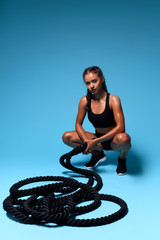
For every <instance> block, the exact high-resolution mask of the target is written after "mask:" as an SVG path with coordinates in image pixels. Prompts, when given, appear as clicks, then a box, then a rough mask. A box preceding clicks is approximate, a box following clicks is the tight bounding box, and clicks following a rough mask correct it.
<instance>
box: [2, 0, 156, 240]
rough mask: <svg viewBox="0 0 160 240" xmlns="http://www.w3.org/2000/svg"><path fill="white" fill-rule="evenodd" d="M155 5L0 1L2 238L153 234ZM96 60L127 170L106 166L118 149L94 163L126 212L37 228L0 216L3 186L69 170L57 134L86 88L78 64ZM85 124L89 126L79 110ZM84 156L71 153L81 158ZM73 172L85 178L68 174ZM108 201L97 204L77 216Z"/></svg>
mask: <svg viewBox="0 0 160 240" xmlns="http://www.w3.org/2000/svg"><path fill="white" fill-rule="evenodd" d="M159 43H160V4H159V1H156V0H152V1H147V0H146V1H143V0H134V1H133V0H128V1H125V0H122V1H118V0H112V1H111V0H106V1H103V0H99V1H95V0H81V1H76V0H74V1H73V0H66V1H65V0H59V1H58V0H57V1H54V0H53V1H51V0H45V1H42V0H39V1H38V0H37V1H36V0H32V1H31V0H28V1H27V0H26V1H25V0H21V1H20V0H19V1H18V0H15V1H9V0H4V1H3V0H1V1H0V169H1V171H0V172H1V174H0V183H1V184H0V192H1V194H0V229H1V237H3V239H7V240H8V239H10V238H12V239H16V240H19V239H22V236H23V240H28V239H33V238H34V237H36V238H38V239H40V240H41V239H49V238H55V239H64V238H65V239H66V240H69V239H70V240H72V239H75V238H76V239H77V240H79V239H86V238H88V237H90V238H91V239H93V240H94V239H97V238H98V237H102V238H104V237H105V238H106V237H107V238H109V239H130V240H132V239H146V240H150V239H151V238H152V239H157V237H158V235H159V214H160V192H159V184H160V177H159V171H160V170H159V169H160V161H159V148H158V141H159V133H160V128H159V115H160V111H159V103H160V95H159V89H160V81H159V79H160V70H159V69H160V68H159V62H160V46H159ZM92 65H97V66H99V67H100V68H101V69H102V71H103V73H104V75H105V78H106V84H107V87H108V90H109V92H110V93H112V94H115V95H118V96H119V97H120V99H121V102H122V106H123V110H124V114H125V119H126V131H127V132H128V133H129V134H130V135H131V138H132V149H131V151H130V153H129V155H128V163H127V166H128V174H127V175H126V176H124V177H118V176H117V175H116V174H115V169H116V162H117V157H118V154H117V153H114V152H111V151H110V152H106V155H107V157H108V160H107V161H106V162H105V163H103V164H101V165H100V166H99V167H98V168H97V170H96V171H97V173H99V174H100V175H101V177H102V179H103V183H104V186H103V189H102V190H101V192H102V193H106V194H113V195H116V196H119V197H121V198H123V199H124V200H125V201H126V202H127V204H128V207H129V213H128V215H127V216H126V217H125V218H123V219H122V220H120V221H118V222H115V223H113V224H110V225H105V226H100V227H92V228H78V227H66V226H64V227H57V228H55V227H53V228H52V227H51V228H47V227H39V226H30V225H23V224H20V223H17V222H14V221H12V220H10V219H9V218H7V216H6V213H5V211H4V210H3V207H2V202H3V200H4V199H5V198H6V197H7V196H8V194H9V188H10V187H11V185H12V184H13V183H15V182H17V181H19V180H21V179H24V178H27V177H33V176H40V175H44V176H45V175H56V176H58V175H60V176H62V175H63V176H66V174H65V173H67V175H70V176H72V174H71V173H69V172H66V170H65V169H63V167H62V166H61V165H60V164H59V157H60V156H61V155H62V154H63V153H65V152H68V151H70V148H69V147H67V146H65V145H64V144H63V142H62V138H61V137H62V134H63V133H64V132H65V131H67V130H74V126H75V118H76V114H77V110H78V103H79V100H80V98H81V97H82V96H84V95H85V94H86V87H85V85H84V83H83V79H82V73H83V70H84V69H85V68H86V67H89V66H92ZM84 127H85V129H86V130H89V131H93V128H92V126H91V125H90V123H89V122H88V120H87V119H86V120H85V122H84ZM89 158H90V156H89V155H88V156H84V155H82V154H81V155H79V156H77V157H75V158H74V159H73V162H74V164H75V165H77V166H79V167H83V166H84V164H85V163H86V161H88V160H89ZM77 179H79V180H81V181H84V182H85V181H86V180H85V179H82V178H78V177H77ZM116 209H117V207H116V206H114V205H112V204H109V203H104V202H103V204H102V207H100V208H99V210H96V211H95V212H92V213H90V214H86V216H81V217H79V218H85V217H86V218H88V217H100V216H105V215H106V214H109V213H112V212H113V211H114V210H116Z"/></svg>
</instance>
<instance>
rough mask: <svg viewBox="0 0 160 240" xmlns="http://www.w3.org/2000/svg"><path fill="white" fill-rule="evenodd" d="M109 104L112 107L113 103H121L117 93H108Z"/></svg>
mask: <svg viewBox="0 0 160 240" xmlns="http://www.w3.org/2000/svg"><path fill="white" fill-rule="evenodd" d="M109 105H110V107H111V108H112V107H113V105H121V100H120V98H119V97H118V96H117V95H114V94H110V98H109Z"/></svg>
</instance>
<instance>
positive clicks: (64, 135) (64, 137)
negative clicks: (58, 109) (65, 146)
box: [62, 132, 72, 143]
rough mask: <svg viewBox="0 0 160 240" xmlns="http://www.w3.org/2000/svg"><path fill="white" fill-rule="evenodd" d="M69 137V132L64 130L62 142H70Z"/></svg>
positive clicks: (70, 135)
mask: <svg viewBox="0 0 160 240" xmlns="http://www.w3.org/2000/svg"><path fill="white" fill-rule="evenodd" d="M71 137H72V134H71V132H65V133H64V134H63V136H62V140H63V142H64V143H70V142H71Z"/></svg>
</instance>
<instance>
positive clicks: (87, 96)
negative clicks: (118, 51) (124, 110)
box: [83, 66, 108, 110]
mask: <svg viewBox="0 0 160 240" xmlns="http://www.w3.org/2000/svg"><path fill="white" fill-rule="evenodd" d="M90 72H93V73H97V75H98V77H99V78H100V79H103V80H104V81H103V82H102V87H103V90H104V91H105V92H108V90H107V86H106V83H105V78H104V75H103V73H102V70H101V69H100V68H99V67H97V66H92V67H89V68H86V69H85V70H84V72H83V79H84V78H85V75H86V74H87V73H90ZM92 97H93V95H92V93H91V92H90V91H89V90H88V89H87V95H86V98H87V110H89V109H90V101H91V99H92Z"/></svg>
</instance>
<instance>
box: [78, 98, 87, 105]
mask: <svg viewBox="0 0 160 240" xmlns="http://www.w3.org/2000/svg"><path fill="white" fill-rule="evenodd" d="M79 104H80V105H81V106H84V107H86V105H87V97H86V96H83V97H81V99H80V101H79Z"/></svg>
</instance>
